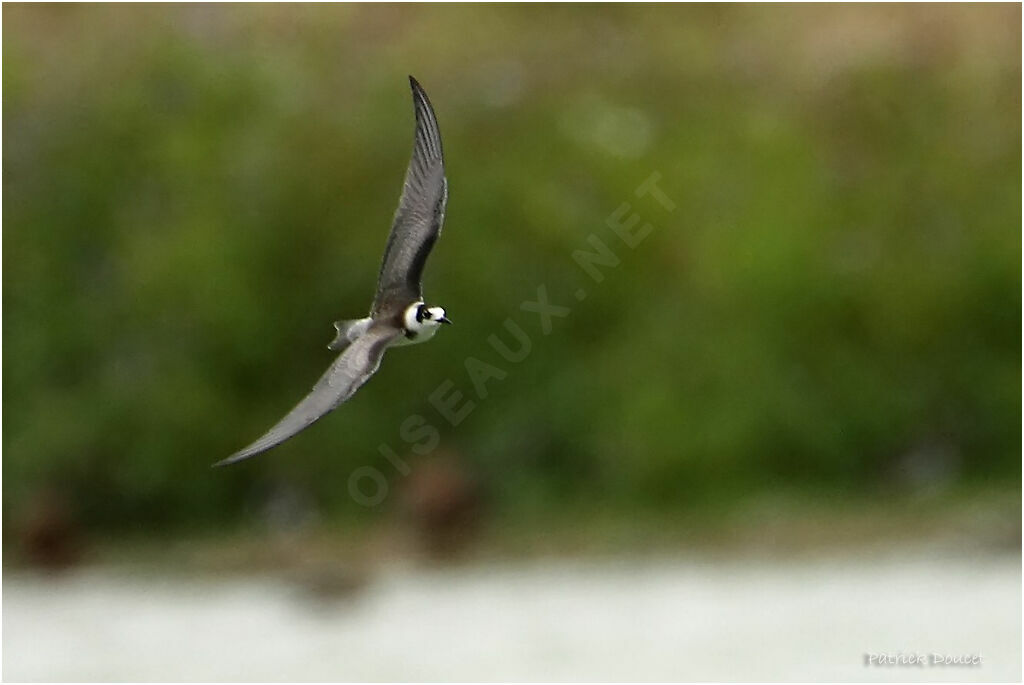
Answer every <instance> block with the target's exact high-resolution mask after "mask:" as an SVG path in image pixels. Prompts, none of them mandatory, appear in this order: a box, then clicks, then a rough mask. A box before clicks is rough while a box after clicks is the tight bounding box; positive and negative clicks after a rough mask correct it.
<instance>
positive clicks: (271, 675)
mask: <svg viewBox="0 0 1024 685" xmlns="http://www.w3.org/2000/svg"><path fill="white" fill-rule="evenodd" d="M339 590H340V591H339ZM3 600H4V611H3V628H4V630H3V648H4V649H3V657H4V667H3V676H4V679H5V680H19V681H20V680H29V681H32V680H51V681H52V680H171V681H174V680H269V681H291V680H406V679H415V680H505V679H523V680H531V679H534V680H535V679H546V680H578V679H596V680H610V679H622V680H655V679H665V680H783V679H798V680H812V681H813V680H825V681H828V680H832V681H835V680H838V681H843V680H897V681H903V680H968V681H991V680H1001V681H1005V680H1019V679H1020V678H1021V565H1020V559H1019V558H1017V557H1013V556H991V557H980V558H979V557H972V558H967V557H955V558H951V557H936V556H916V557H910V558H909V559H908V558H907V555H906V554H903V553H900V554H899V558H897V556H896V555H893V556H891V557H889V556H884V555H881V556H880V555H874V556H872V557H870V558H864V557H860V558H857V557H854V556H844V557H836V558H831V559H827V560H822V559H819V560H803V561H789V562H784V563H783V562H765V561H759V562H754V561H720V560H704V561H696V560H683V559H675V560H673V559H665V558H661V559H633V560H630V561H611V560H607V561H594V560H591V561H586V562H584V561H578V562H568V561H560V562H554V561H532V562H517V563H511V564H510V563H503V564H500V565H499V564H494V565H491V564H474V565H469V566H456V567H446V568H443V569H441V568H438V569H433V570H432V569H429V568H428V569H424V568H422V567H418V566H413V565H406V564H402V565H392V566H389V567H388V568H387V569H386V570H383V571H381V572H378V573H377V574H376V575H374V576H373V577H372V578H368V579H366V580H365V583H354V584H353V585H352V586H351V587H341V588H338V587H334V588H323V587H317V586H316V585H315V584H313V585H309V584H304V585H298V584H295V583H294V582H291V581H286V580H282V579H281V578H280V577H271V576H254V577H250V578H247V579H239V578H224V577H216V576H207V577H205V578H185V577H181V576H175V577H163V578H157V577H151V576H146V575H137V574H133V573H131V572H129V571H125V570H110V569H107V570H104V569H102V568H93V569H87V570H82V571H77V572H73V573H70V574H68V575H63V576H56V577H52V578H49V579H46V578H42V577H40V576H36V575H33V576H29V575H23V574H18V573H16V572H10V573H5V574H4V593H3ZM866 653H892V654H900V653H902V654H908V655H909V654H922V655H925V657H928V658H930V657H931V655H932V654H933V653H940V654H943V655H967V656H972V655H980V657H981V661H982V663H981V665H980V666H978V667H972V668H965V667H945V668H939V667H923V668H922V667H908V666H893V667H867V666H865V665H864V659H865V654H866Z"/></svg>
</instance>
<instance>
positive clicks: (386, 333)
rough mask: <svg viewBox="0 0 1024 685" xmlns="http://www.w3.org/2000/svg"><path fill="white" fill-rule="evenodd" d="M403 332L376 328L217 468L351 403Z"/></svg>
mask: <svg viewBox="0 0 1024 685" xmlns="http://www.w3.org/2000/svg"><path fill="white" fill-rule="evenodd" d="M401 334H402V331H401V330H399V329H397V328H393V327H391V326H384V325H376V326H372V327H371V328H370V329H369V330H368V331H366V333H364V334H363V335H361V336H360V337H359V338H357V339H356V341H355V342H354V343H352V344H351V345H350V346H349V347H348V348H346V349H345V351H344V352H342V353H341V354H340V355H338V358H337V359H335V360H334V363H333V364H331V366H330V368H328V369H327V371H326V372H325V373H324V375H323V376H321V377H320V380H319V381H317V383H316V385H314V386H313V389H312V390H311V391H310V393H309V394H308V395H306V397H305V398H303V400H302V401H301V402H299V403H298V404H297V405H296V406H295V408H294V409H292V410H291V411H290V412H288V414H287V415H286V416H285V417H284V418H283V419H281V420H280V421H279V422H278V423H277V425H275V426H274V427H273V428H271V429H270V430H269V431H267V432H266V433H264V434H263V436H262V437H261V438H259V439H258V440H256V442H254V443H252V444H251V445H249V446H248V447H246V448H245V449H242V450H239V451H238V452H235V453H234V454H232V455H231V456H230V457H228V458H227V459H224V460H222V461H219V462H217V463H216V464H214V466H227V465H228V464H234V463H235V462H238V461H241V460H243V459H248V458H249V457H252V456H255V455H257V454H259V453H260V452H265V451H267V450H269V449H270V448H271V447H276V446H277V445H280V444H281V443H282V442H284V441H285V440H287V439H288V438H290V437H292V436H294V435H295V434H297V433H299V432H301V431H303V430H305V429H306V428H308V427H309V426H311V425H312V424H313V423H314V422H315V421H317V420H318V419H319V418H320V417H322V416H324V415H325V414H327V413H328V412H330V411H332V410H334V409H336V408H337V407H338V405H340V404H341V403H343V402H345V401H346V400H348V399H349V398H350V397H352V395H353V394H355V392H356V390H358V389H359V388H360V386H362V385H363V384H364V383H365V382H366V381H367V380H368V379H369V378H370V376H372V375H373V374H374V372H376V371H377V369H378V368H379V367H380V362H381V359H382V358H383V357H384V351H385V350H386V349H387V347H388V344H389V343H390V342H391V341H392V340H394V339H395V338H397V337H398V336H400V335H401Z"/></svg>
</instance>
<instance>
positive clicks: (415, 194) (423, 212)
mask: <svg viewBox="0 0 1024 685" xmlns="http://www.w3.org/2000/svg"><path fill="white" fill-rule="evenodd" d="M409 84H410V86H411V87H412V99H413V105H414V108H415V111H416V135H415V138H414V139H413V148H412V158H411V159H410V160H409V168H408V169H407V170H406V172H405V185H404V186H403V188H402V197H401V199H400V200H399V202H398V209H397V210H396V211H395V218H394V221H393V222H392V225H391V234H390V235H389V236H388V243H387V247H386V248H385V249H384V259H383V261H382V262H381V266H380V276H379V277H378V280H377V296H376V297H375V298H374V302H373V309H372V312H371V313H372V314H374V315H375V314H377V313H379V312H381V311H383V310H385V309H388V308H389V307H404V306H407V305H408V304H409V303H410V302H415V301H416V300H420V299H422V280H423V267H424V265H425V264H426V262H427V257H428V256H429V255H430V250H431V249H432V248H433V247H434V242H435V241H436V240H437V237H438V235H440V233H441V227H442V225H443V224H444V212H445V206H446V205H447V203H448V180H447V179H446V178H445V175H444V151H443V149H442V147H441V130H440V129H439V128H438V125H437V117H436V116H435V114H434V108H433V107H432V106H431V105H430V100H428V99H427V94H426V93H425V92H424V91H423V88H422V87H420V84H419V83H418V82H417V81H416V79H414V78H413V77H412V76H410V77H409Z"/></svg>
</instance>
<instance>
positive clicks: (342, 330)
mask: <svg viewBox="0 0 1024 685" xmlns="http://www.w3.org/2000/svg"><path fill="white" fill-rule="evenodd" d="M363 324H364V320H363V319H342V320H341V321H335V322H334V328H335V329H337V331H338V334H337V335H335V336H334V340H332V341H331V342H330V344H329V345H328V346H327V349H329V350H333V351H334V352H341V351H342V350H344V349H345V348H346V347H348V346H349V345H350V344H352V342H353V341H354V340H355V339H356V338H358V337H359V336H360V335H361V334H362V333H363V330H360V329H361V328H362V329H364V330H365V326H364V325H363Z"/></svg>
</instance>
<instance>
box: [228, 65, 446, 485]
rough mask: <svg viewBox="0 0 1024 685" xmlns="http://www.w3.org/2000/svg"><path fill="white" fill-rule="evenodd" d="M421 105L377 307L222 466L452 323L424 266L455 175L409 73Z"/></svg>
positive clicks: (345, 330) (341, 334)
mask: <svg viewBox="0 0 1024 685" xmlns="http://www.w3.org/2000/svg"><path fill="white" fill-rule="evenodd" d="M409 83H410V85H411V87H412V95H413V104H414V106H415V111H416V135H415V139H414V143H413V153H412V159H411V160H410V161H409V168H408V170H407V171H406V175H405V185H404V186H403V189H402V197H401V199H400V200H399V203H398V209H397V210H396V212H395V218H394V221H393V223H392V227H391V234H390V235H389V237H388V242H387V247H386V248H385V250H384V259H383V261H382V263H381V267H380V275H379V277H378V279H377V293H376V295H375V297H374V299H373V304H372V306H371V308H370V315H369V316H368V317H365V318H362V319H348V320H342V321H338V322H336V323H335V324H334V327H335V329H336V330H337V335H336V336H335V338H334V340H333V341H332V342H331V343H330V344H329V345H328V348H329V349H331V350H334V351H336V352H340V353H341V354H339V355H338V357H337V359H335V360H334V363H333V364H331V366H330V368H328V369H327V372H326V373H324V375H323V376H321V377H320V380H319V381H317V383H316V385H315V386H313V389H312V391H310V393H309V394H308V395H306V397H305V398H304V399H303V400H302V401H301V402H299V404H298V405H296V406H295V408H294V409H292V410H291V411H290V412H289V413H288V414H287V415H286V416H285V417H284V418H283V419H281V420H280V421H279V422H278V423H277V424H276V425H275V426H274V427H273V428H271V429H270V430H269V431H267V432H266V433H265V434H264V435H263V436H262V437H261V438H259V439H258V440H256V441H255V442H254V443H252V444H251V445H249V446H248V447H246V448H245V449H243V450H240V451H238V452H236V453H235V454H233V455H231V456H230V457H228V458H227V459H224V460H223V461H220V462H217V463H216V464H215V466H224V465H227V464H233V463H235V462H237V461H241V460H243V459H247V458H248V457H252V456H254V455H257V454H259V453H260V452H264V451H266V450H269V449H270V448H272V447H275V446H276V445H279V444H281V443H282V442H284V441H285V440H287V439H288V438H290V437H292V436H294V435H295V434H297V433H299V432H300V431H302V430H304V429H305V428H307V427H309V426H310V425H311V424H313V423H314V422H315V421H316V420H317V419H319V418H321V417H322V416H324V415H325V414H327V413H328V412H330V411H332V410H333V409H335V408H337V407H338V406H339V405H340V404H342V403H343V402H345V401H346V400H348V399H349V398H350V397H351V396H352V395H353V394H354V393H355V391H356V390H358V389H359V387H360V386H362V385H363V383H365V382H366V381H367V380H368V379H369V378H370V376H372V375H373V374H374V372H376V371H377V368H378V367H379V366H380V362H381V358H382V357H383V356H384V352H385V350H387V348H389V347H396V346H400V345H412V344H415V343H420V342H425V341H427V340H430V339H431V338H432V337H434V334H435V333H436V332H437V329H438V328H439V327H440V326H441V324H445V323H451V322H450V321H449V320H448V318H447V316H445V310H444V309H443V308H441V307H429V306H427V305H426V304H425V303H424V301H423V295H422V285H421V283H422V277H423V267H424V265H425V264H426V260H427V257H428V256H429V254H430V250H431V248H433V246H434V243H435V242H436V240H437V237H438V235H439V234H440V233H441V227H442V225H443V224H444V213H445V207H446V205H447V202H448V180H447V179H446V178H445V174H444V154H443V151H442V149H441V133H440V130H439V129H438V126H437V118H436V116H435V115H434V110H433V108H432V107H431V105H430V101H429V100H428V99H427V94H426V93H425V92H424V91H423V88H421V87H420V85H419V83H417V82H416V79H414V78H412V77H411V76H410V77H409Z"/></svg>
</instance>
